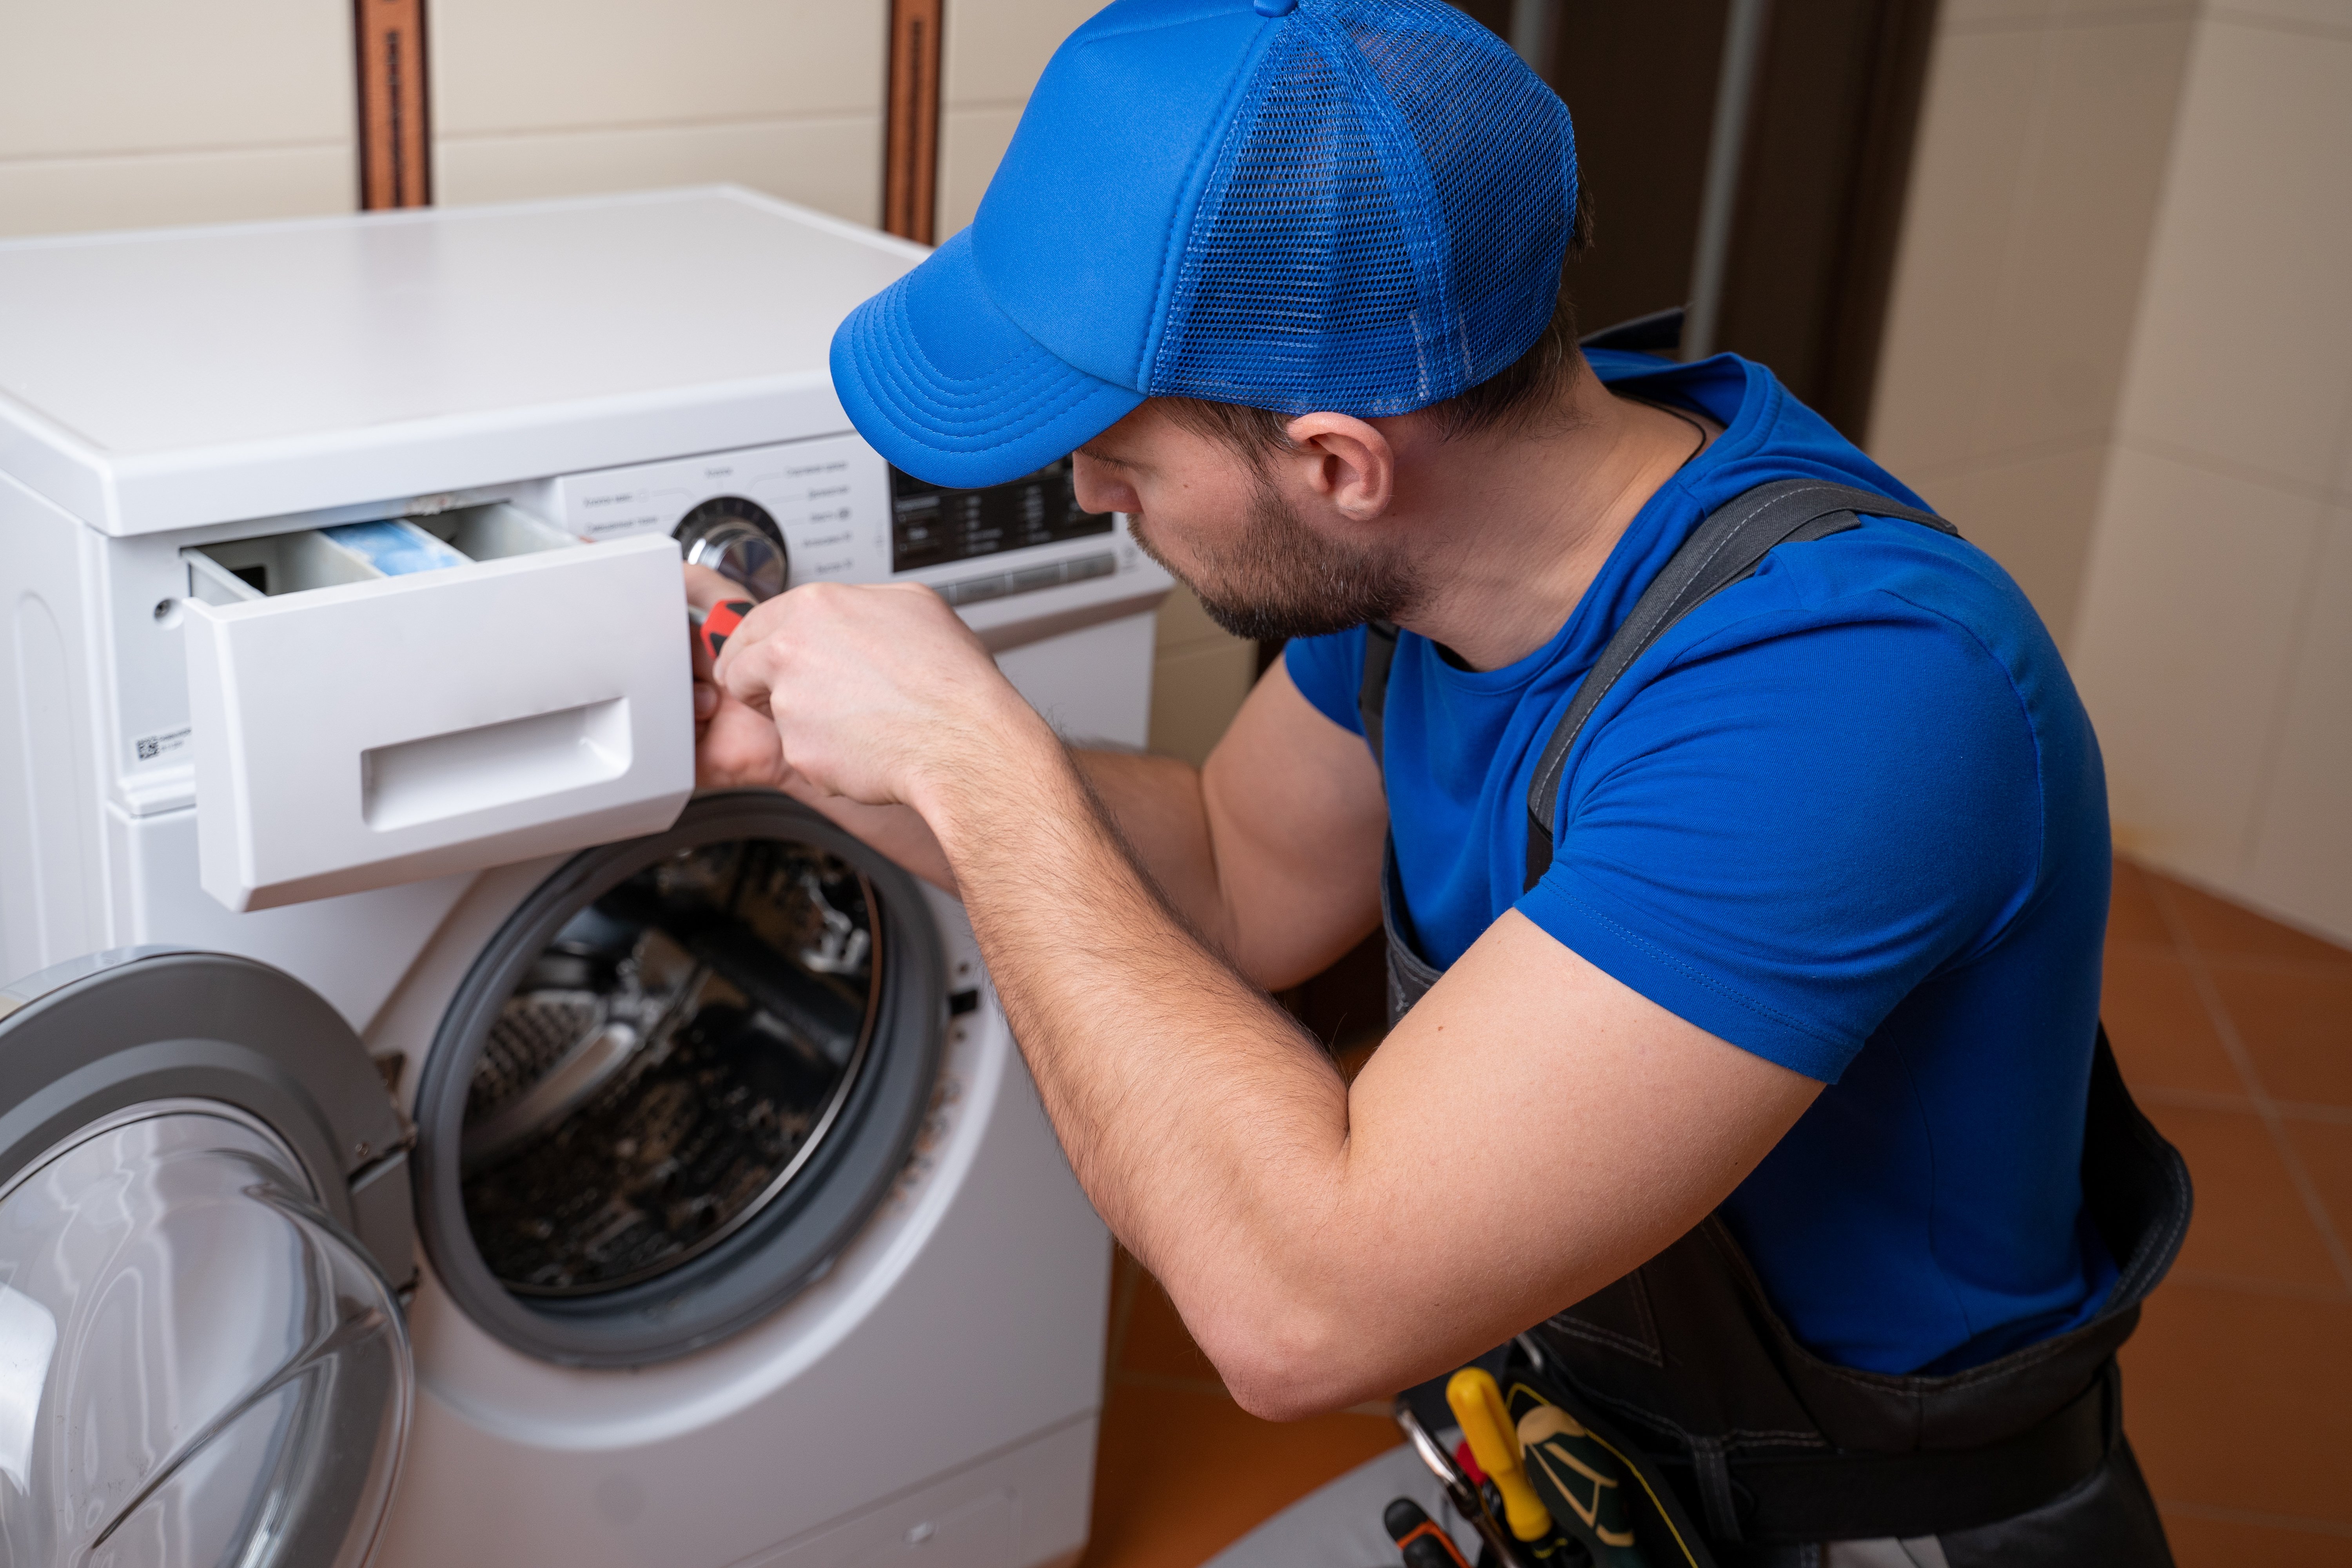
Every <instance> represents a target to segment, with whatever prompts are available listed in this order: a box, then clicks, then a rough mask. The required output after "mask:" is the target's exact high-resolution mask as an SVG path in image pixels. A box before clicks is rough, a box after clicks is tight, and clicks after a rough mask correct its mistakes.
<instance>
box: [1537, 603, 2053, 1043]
mask: <svg viewBox="0 0 2352 1568" xmlns="http://www.w3.org/2000/svg"><path fill="white" fill-rule="evenodd" d="M1863 597H1864V599H1866V600H1867V601H1869V602H1868V603H1866V604H1864V605H1860V606H1856V605H1853V604H1852V603H1847V604H1845V605H1842V606H1840V613H1838V614H1837V615H1835V616H1822V615H1819V614H1813V615H1807V614H1802V613H1800V612H1798V611H1795V610H1779V611H1773V612H1768V613H1763V614H1759V615H1755V616H1749V617H1748V618H1747V619H1745V620H1742V621H1739V622H1737V623H1734V624H1732V625H1730V626H1721V627H1718V628H1717V629H1715V630H1713V631H1712V632H1704V633H1701V634H1700V640H1696V641H1695V642H1693V643H1692V644H1690V645H1689V646H1688V647H1686V649H1685V651H1684V652H1682V653H1681V654H1679V655H1677V656H1671V657H1669V658H1668V661H1667V662H1666V663H1665V665H1664V667H1663V669H1662V672H1661V673H1660V674H1658V675H1657V676H1656V677H1654V678H1653V679H1649V680H1648V681H1647V682H1645V683H1644V684H1643V685H1642V686H1641V687H1639V688H1638V689H1635V690H1633V691H1632V692H1630V693H1627V692H1625V691H1624V689H1623V686H1622V685H1621V687H1620V688H1619V689H1618V690H1616V691H1612V693H1611V694H1610V696H1609V698H1608V700H1606V701H1604V702H1603V704H1602V705H1601V709H1600V710H1597V711H1596V713H1595V715H1594V719H1593V726H1594V727H1593V729H1592V730H1591V738H1590V740H1589V741H1587V742H1581V743H1580V749H1581V750H1582V751H1583V753H1584V754H1583V755H1582V757H1581V759H1580V760H1572V773H1571V775H1570V779H1569V780H1568V782H1567V784H1566V787H1565V788H1564V789H1563V791H1562V796H1563V799H1562V805H1561V811H1562V822H1563V824H1564V826H1563V829H1562V832H1561V834H1560V837H1559V854H1558V856H1557V858H1555V859H1554V861H1553V863H1552V866H1551V868H1550V869H1549V871H1548V872H1547V873H1546V874H1545V875H1544V877H1543V879H1541V881H1539V882H1538V884H1537V886H1536V887H1535V888H1534V889H1531V890H1529V891H1528V893H1527V894H1526V895H1525V896H1524V897H1523V898H1522V899H1521V900H1519V902H1518V904H1517V908H1518V909H1519V910H1520V912H1522V913H1523V914H1525V915H1526V916H1527V917H1528V919H1530V920H1532V921H1535V923H1536V924H1538V926H1541V927H1542V928H1543V929H1544V930H1545V931H1549V933H1551V935H1553V936H1554V937H1557V938H1558V939H1559V941H1560V942H1563V943H1565V944H1566V945H1567V946H1568V947H1570V948H1571V949H1573V950H1574V951H1575V952H1577V953H1579V954H1580V955H1581V956H1582V957H1584V958H1585V959H1587V960H1589V961H1590V962H1591V963H1594V964H1596V965H1598V966H1599V967H1600V968H1601V969H1603V970H1605V971H1607V972H1608V973H1611V974H1612V975H1614V976H1615V977H1616V978H1617V979H1619V980H1621V981H1623V982H1624V983H1625V984H1628V985H1630V986H1632V987H1633V989H1634V990H1636V991H1639V992H1641V993H1642V994H1643V995H1645V996H1647V997H1649V998H1650V999H1651V1000H1652V1001H1654V1002H1656V1003H1658V1004H1659V1005H1662V1006H1664V1007H1665V1008H1667V1009H1668V1010H1669V1011H1671V1012H1673V1013H1675V1015H1677V1016H1680V1017H1682V1018H1685V1019H1686V1020H1688V1021H1689V1022H1691V1023H1694V1024H1696V1025H1697V1026H1700V1027H1701V1028H1704V1029H1706V1030H1707V1031H1708V1032H1710V1033H1712V1034H1714V1035H1716V1036H1717V1037H1721V1038H1723V1039H1726V1040H1728V1041H1730V1042H1731V1043H1733V1044H1735V1045H1738V1046H1740V1047H1745V1048H1746V1049H1748V1050H1750V1051H1753V1052H1755V1053H1756V1054H1757V1055H1759V1056H1762V1057H1765V1058H1769V1060H1772V1061H1775V1062H1778V1063H1780V1065H1782V1066H1784V1067H1787V1068H1792V1069H1794V1070H1795V1071H1798V1072H1801V1073H1803V1074H1805V1075H1807V1076H1808V1077H1811V1078H1815V1079H1822V1080H1824V1081H1834V1080H1835V1079H1837V1078H1838V1076H1839V1075H1840V1073H1842V1072H1843V1070H1844V1068H1845V1067H1846V1064H1847V1063H1848V1062H1849V1061H1851V1060H1852V1059H1853V1056H1854V1054H1855V1053H1856V1052H1857V1051H1859V1050H1860V1049H1861V1048H1862V1046H1863V1043H1864V1041H1865V1040H1866V1039H1868V1038H1869V1037H1870V1036H1871V1035H1872V1033H1873V1032H1874V1031H1875V1030H1876V1029H1877V1027H1878V1026H1879V1025H1880V1024H1881V1023H1882V1022H1883V1021H1884V1020H1885V1018H1886V1016H1887V1015H1888V1014H1889V1013H1890V1012H1891V1011H1892V1010H1893V1009H1894V1008H1895V1006H1896V1005H1898V1004H1900V1003H1901V1002H1902V1001H1903V999H1904V998H1905V997H1906V995H1908V994H1910V993H1911V992H1912V991H1913V990H1914V989H1915V988H1916V987H1917V986H1919V985H1920V984H1922V983H1923V982H1924V981H1927V979H1928V978H1929V977H1930V976H1932V975H1933V974H1934V973H1936V972H1937V969H1938V967H1939V966H1942V965H1946V964H1948V963H1953V962H1955V961H1958V960H1961V959H1964V958H1965V957H1966V956H1967V954H1968V952H1969V951H1971V950H1973V949H1975V948H1978V947H1981V946H1982V945H1983V944H1985V943H1986V942H1989V941H1990V940H1991V938H1992V936H1993V934H1994V933H1996V932H1997V931H1999V930H2000V928H2001V926H2002V925H2004V924H2005V923H2006V922H2007V921H2010V920H2011V919H2013V918H2014V916H2015V914H2016V912H2017V910H2019V909H2020V908H2021V907H2023V903H2024V901H2025V900H2027V899H2028V898H2030V897H2031V895H2032V887H2033V883H2034V879H2035V877H2036V876H2037V874H2038V871H2039V868H2040V864H2041V857H2042V831H2043V807H2042V784H2041V779H2040V776H2039V770H2038V763H2037V748H2036V742H2035V738H2034V733H2033V729H2032V722H2031V721H2030V719H2029V717H2028V715H2027V711H2026V709H2025V706H2024V704H2023V702H2022V701H2021V699H2020V697H2019V695H2018V692H2017V689H2016V687H2015V685H2014V684H2013V682H2012V681H2011V679H2010V676H2009V674H2008V671H2007V669H2006V667H2005V666H2004V665H2003V664H2002V663H2001V662H2000V660H1999V659H1998V658H1995V657H1994V656H1993V655H1992V654H1991V653H1990V651H1988V650H1987V649H1986V648H1985V647H1984V646H1983V645H1982V644H1981V643H1980V642H1979V641H1978V640H1977V639H1976V637H1974V635H1973V634H1971V633H1970V632H1969V630H1968V629H1967V628H1966V627H1965V626H1960V625H1958V624H1957V623H1955V622H1952V621H1950V620H1948V619H1946V618H1944V617H1942V616H1937V615H1936V614H1934V613H1932V612H1929V611H1925V610H1920V609H1918V608H1916V607H1915V606H1913V605H1908V604H1906V603H1905V602H1903V601H1902V600H1901V599H1899V598H1898V597H1896V596H1895V595H1891V594H1871V595H1863ZM1693 618H1694V620H1696V619H1697V618H1698V617H1696V616H1695V617H1693ZM1658 651H1659V652H1660V653H1661V654H1664V652H1665V649H1664V647H1663V645H1662V647H1661V648H1660V649H1659V650H1658ZM1629 683H1630V682H1629Z"/></svg>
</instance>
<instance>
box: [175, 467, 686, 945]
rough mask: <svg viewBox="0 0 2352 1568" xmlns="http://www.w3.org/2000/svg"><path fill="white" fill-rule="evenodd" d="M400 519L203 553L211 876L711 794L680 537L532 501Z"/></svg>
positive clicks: (356, 864)
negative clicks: (703, 761)
mask: <svg viewBox="0 0 2352 1568" xmlns="http://www.w3.org/2000/svg"><path fill="white" fill-rule="evenodd" d="M360 526H361V527H362V528H370V529H379V530H380V529H383V527H384V526H385V525H375V524H367V525H360ZM392 526H393V527H394V528H398V529H406V530H408V531H409V532H410V534H411V535H413V537H409V536H399V535H395V534H394V533H390V532H379V533H376V534H372V535H367V536H361V535H359V534H356V533H353V532H352V531H349V530H344V529H336V530H325V531H320V532H318V533H312V534H287V535H282V536H278V538H275V539H268V540H250V541H237V542H232V543H229V544H218V545H210V546H205V547H204V548H203V549H201V550H189V551H185V552H183V554H184V557H185V558H186V559H187V561H188V566H189V576H190V586H191V590H192V591H191V594H190V597H189V600H188V602H187V612H188V614H187V620H186V623H185V626H186V637H187V658H188V698H189V717H190V720H191V722H192V727H193V730H194V734H193V735H192V737H191V742H192V747H193V750H194V764H195V785H196V835H197V843H198V848H199V861H200V868H201V877H202V881H203V883H204V887H205V891H206V892H208V893H210V894H212V896H213V897H215V899H218V900H220V901H221V902H222V903H224V904H226V905H227V906H228V907H229V908H230V909H232V910H257V909H268V908H271V907H273V906H276V905H279V904H289V903H298V902H300V901H302V900H306V899H319V898H326V897H329V896H331V895H333V894H338V893H350V892H358V891H360V890H362V889H369V888H380V887H386V886H390V885H392V884H394V883H398V882H409V881H417V880H422V879H425V878H428V877H437V876H442V875H445V874H446V873H448V872H452V871H464V870H475V869H480V868H485V867H489V866H497V865H504V864H507V863H509V862H511V861H515V860H521V859H526V858H530V857H532V856H535V855H545V854H551V853H555V852H558V851H562V850H567V849H576V848H582V847H586V846H588V845H591V844H599V843H604V842H607V841H609V840H612V839H615V838H625V837H634V836H635V835H637V834H642V833H653V832H658V831H660V830H661V829H663V828H665V827H667V826H669V825H670V823H671V822H672V821H673V820H674V819H675V818H676V816H677V812H678V810H679V808H680V807H681V806H682V805H684V804H685V802H686V799H687V796H688V795H689V794H690V793H691V792H692V789H693V785H694V720H693V700H692V689H691V684H690V680H691V678H690V672H689V667H688V657H687V631H686V624H687V623H686V595H685V588H684V584H683V583H682V581H681V578H680V576H679V573H678V552H677V545H676V543H674V542H672V541H670V540H669V539H667V538H666V537H663V536H660V535H645V536H640V537H637V538H634V539H627V540H620V541H615V542H611V543H606V544H593V545H591V544H580V543H578V542H574V541H572V540H571V539H570V538H568V537H567V536H565V535H562V534H560V533H556V532H554V531H551V530H550V529H548V528H547V527H546V526H545V525H544V524H542V523H541V522H539V521H537V520H536V519H534V518H531V517H530V516H529V515H528V514H526V513H523V512H520V511H518V510H515V509H514V508H511V507H492V508H482V509H478V510H474V511H470V512H463V513H451V514H449V515H448V516H447V517H446V518H435V519H426V520H423V521H422V523H421V525H418V524H398V525H392ZM339 534H341V535H346V539H345V540H343V541H341V542H339V541H338V540H337V539H336V538H335V537H334V536H335V535H339ZM436 552H438V553H436ZM452 560H454V561H455V562H456V563H457V564H450V562H451V561H452ZM354 563H356V564H354ZM380 568H381V569H380Z"/></svg>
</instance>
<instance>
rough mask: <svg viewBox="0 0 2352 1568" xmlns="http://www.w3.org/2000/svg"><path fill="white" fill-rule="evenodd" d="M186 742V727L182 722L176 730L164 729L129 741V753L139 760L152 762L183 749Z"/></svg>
mask: <svg viewBox="0 0 2352 1568" xmlns="http://www.w3.org/2000/svg"><path fill="white" fill-rule="evenodd" d="M187 743H188V727H187V726H186V725H185V724H183V725H181V726H180V727H179V728H178V729H176V730H166V731H163V732H162V733H161V734H157V735H142V736H140V737H139V738H138V739H137V740H135V741H133V742H131V756H132V757H133V758H134V759H136V760H137V761H139V762H142V763H152V762H154V761H155V760H156V759H158V758H160V757H168V756H170V755H171V754H172V753H173V752H177V751H182V750H184V749H185V748H186V746H187Z"/></svg>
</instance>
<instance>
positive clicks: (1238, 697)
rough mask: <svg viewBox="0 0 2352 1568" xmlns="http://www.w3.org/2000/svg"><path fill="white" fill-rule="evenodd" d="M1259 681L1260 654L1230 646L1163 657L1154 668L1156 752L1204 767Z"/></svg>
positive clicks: (1153, 735)
mask: <svg viewBox="0 0 2352 1568" xmlns="http://www.w3.org/2000/svg"><path fill="white" fill-rule="evenodd" d="M1256 679H1257V650H1256V648H1255V647H1254V646H1253V645H1251V644H1249V643H1245V642H1239V641H1229V642H1228V644H1227V645H1226V646H1223V647H1218V646H1216V645H1214V644H1211V645H1207V646H1203V647H1187V648H1182V649H1180V650H1178V651H1175V652H1163V653H1162V654H1161V655H1160V658H1158V659H1157V660H1156V661H1155V662H1154V663H1153V665H1152V667H1151V749H1152V750H1153V751H1155V752H1160V753H1161V754H1163V755H1165V756H1171V757H1181V758H1183V759H1184V760H1185V761H1186V762H1188V763H1192V764H1193V765H1194V766H1196V767H1197V766H1199V765H1200V764H1201V763H1204V762H1206V761H1207V760H1208V756H1209V752H1210V751H1211V749H1212V748H1213V747H1214V746H1215V745H1216V743H1217V741H1218V738H1219V737H1220V736H1222V735H1223V734H1224V732H1225V728H1226V726H1227V725H1229V724H1231V723H1232V722H1233V721H1234V714H1235V713H1236V712H1238V711H1240V710H1241V705H1242V699H1244V697H1247V696H1248V695H1249V692H1250V687H1251V686H1252V685H1253V684H1254V683H1255V681H1256Z"/></svg>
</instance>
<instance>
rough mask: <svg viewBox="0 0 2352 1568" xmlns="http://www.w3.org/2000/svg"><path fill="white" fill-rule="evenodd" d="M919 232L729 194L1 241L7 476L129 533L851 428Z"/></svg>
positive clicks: (918, 251) (1, 424) (0, 393)
mask: <svg viewBox="0 0 2352 1568" xmlns="http://www.w3.org/2000/svg"><path fill="white" fill-rule="evenodd" d="M924 254H925V253H924V251H923V249H922V248H921V247H918V246H913V245H909V244H907V243H905V242H902V241H899V240H896V239H892V238H890V237H887V236H885V235H881V234H877V233H875V232H874V231H872V230H870V229H865V228H860V227H857V226H854V225H851V224H847V223H844V222H842V221H840V220H838V219H835V218H832V217H828V216H824V215H823V214H820V213H815V212H811V211H809V210H807V209H805V208H803V207H797V206H793V205H791V204H789V203H785V202H780V201H776V200H773V199H772V198H770V197H766V196H762V195H756V194H754V193H752V192H750V191H745V190H740V189H735V188H731V187H713V188H707V189H697V190H684V191H665V192H655V193H649V194H646V195H623V196H597V197H590V198H583V199H578V200H570V201H555V202H538V203H530V204H520V205H504V206H487V207H453V208H430V209H421V210H412V211H403V212H389V213H373V214H367V215H362V216H348V217H332V218H319V219H307V220H300V221H295V222H287V223H270V224H245V225H236V226H217V227H207V228H183V229H165V230H150V231H141V232H133V233H121V234H105V235H89V236H72V237H54V238H52V237H43V238H33V239H22V240H15V241H10V242H7V243H5V244H0V470H5V471H6V472H8V473H11V474H13V475H15V476H16V478H17V479H20V480H22V481H23V482H25V483H26V485H28V486H29V487H30V488H32V489H34V490H36V491H37V492H38V493H40V494H41V495H43V496H46V497H47V499H48V500H51V501H53V502H54V503H56V504H57V505H58V506H59V507H61V508H63V509H64V510H67V511H68V512H71V513H72V514H73V515H75V516H76V517H78V518H79V519H80V520H82V521H84V522H85V523H88V524H89V526H91V527H94V528H97V529H99V530H100V531H103V532H107V533H111V534H139V533H147V532H152V531H157V530H161V529H173V528H186V527H194V526H197V525H201V524H205V523H212V522H221V521H231V520H236V519H250V518H263V517H270V516H277V515H282V514H287V513H293V512H308V511H317V510H325V509H330V508H334V507H340V506H348V505H354V504H369V503H377V502H382V501H383V500H387V499H388V498H398V497H429V496H432V495H434V494H436V493H439V492H445V491H456V490H462V489H467V488H469V487H475V486H480V485H486V484H496V483H500V482H505V481H510V480H516V479H529V478H533V477H536V476H540V475H545V474H556V473H564V472H569V471H572V470H578V469H586V468H609V467H611V466H612V465H614V464H616V463H632V462H640V461H645V460H649V459H654V458H672V457H676V456H677V455H678V454H681V453H691V452H709V451H716V450H720V449H724V448H728V447H747V446H753V445H757V444H760V443H762V442H771V441H775V440H779V439H787V438H791V437H797V436H800V435H802V434H803V433H805V432H806V431H807V430H808V429H809V428H811V427H812V426H814V427H815V428H821V429H822V428H830V429H845V428H846V427H847V424H848V421H847V420H846V419H845V418H844V417H843V416H842V415H841V412H840V405H839V403H838V400H837V399H835V396H834V393H833V386H832V379H831V377H830V375H829V374H828V373H827V370H826V355H827V351H828V348H829V346H830V343H831V340H832V334H833V326H834V323H835V322H837V321H840V320H841V319H842V318H843V317H844V316H845V315H846V314H847V313H848V312H849V310H851V309H852V308H853V307H854V306H856V304H857V303H858V302H859V301H861V300H864V299H866V297H867V296H869V295H871V294H873V293H875V292H876V291H877V290H878V289H882V288H883V287H884V286H886V285H887V284H888V283H889V282H890V281H891V280H892V279H896V278H897V277H898V276H899V275H900V274H901V273H903V272H905V271H906V270H907V269H908V268H910V267H912V266H913V265H914V264H915V263H916V262H917V261H919V260H920V259H921V258H922V257H923V255H924Z"/></svg>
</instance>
